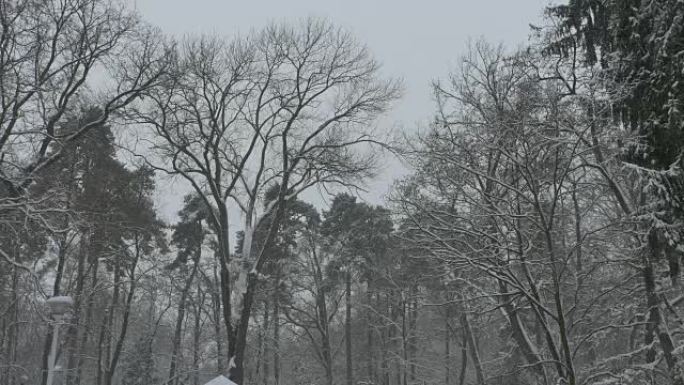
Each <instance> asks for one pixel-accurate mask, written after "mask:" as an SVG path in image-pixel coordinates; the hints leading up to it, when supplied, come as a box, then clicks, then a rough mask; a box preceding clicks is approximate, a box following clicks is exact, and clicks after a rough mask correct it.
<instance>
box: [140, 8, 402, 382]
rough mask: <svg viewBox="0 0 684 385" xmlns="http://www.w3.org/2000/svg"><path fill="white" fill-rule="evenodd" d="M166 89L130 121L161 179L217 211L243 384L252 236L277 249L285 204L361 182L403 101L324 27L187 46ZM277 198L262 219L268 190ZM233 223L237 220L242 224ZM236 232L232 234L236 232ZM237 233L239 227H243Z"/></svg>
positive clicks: (368, 62)
mask: <svg viewBox="0 0 684 385" xmlns="http://www.w3.org/2000/svg"><path fill="white" fill-rule="evenodd" d="M177 57H178V60H177V61H176V64H175V67H174V70H173V71H172V73H171V75H170V76H168V77H166V78H165V83H164V87H162V88H159V89H157V90H155V91H154V92H150V93H147V94H146V96H148V97H149V99H147V103H146V104H145V105H143V106H141V107H140V108H138V109H136V111H135V112H134V113H132V115H133V117H134V119H135V120H136V121H137V122H141V123H145V124H147V125H149V126H151V127H153V128H154V129H155V132H156V134H157V135H158V141H157V145H156V147H155V148H156V150H157V151H158V153H159V154H161V155H162V156H163V157H164V159H165V160H166V161H167V165H165V166H160V167H159V168H161V169H164V170H166V171H168V172H169V173H171V174H176V175H180V176H182V177H183V178H184V179H185V180H186V181H188V182H189V183H190V184H191V185H192V186H193V188H194V189H195V190H196V191H197V192H198V193H199V194H201V196H202V197H203V199H204V200H205V202H206V204H207V205H208V206H209V207H211V213H210V218H209V223H210V224H211V225H212V226H213V229H214V231H215V234H216V236H217V239H218V244H219V250H220V252H219V255H218V258H219V260H220V266H221V274H220V276H221V286H222V290H221V291H222V302H223V315H224V322H225V326H226V329H227V331H228V335H229V342H230V343H229V355H230V356H231V357H233V358H234V363H235V365H236V366H237V368H236V370H235V371H234V372H233V377H234V378H235V379H236V380H238V382H241V380H242V376H243V375H242V365H243V358H244V351H245V347H246V346H245V343H246V336H247V328H248V326H249V319H250V315H251V308H252V302H253V299H254V291H255V289H256V284H257V277H258V275H259V272H260V270H261V269H262V267H263V266H264V263H265V262H266V258H267V257H266V254H265V253H264V252H263V250H264V248H263V247H262V248H261V250H252V238H253V232H254V229H255V227H256V226H257V225H258V224H259V223H260V222H261V221H262V220H263V218H265V217H266V216H269V217H270V218H272V219H271V223H270V225H269V227H268V228H269V231H268V233H267V234H268V235H267V237H266V242H265V245H264V247H265V246H266V245H267V244H269V243H270V242H271V240H272V239H273V237H274V236H275V233H276V230H277V228H278V226H279V222H280V220H281V217H282V213H283V210H284V208H285V204H286V202H287V200H288V199H289V198H291V197H293V196H296V195H297V194H299V193H301V192H302V191H304V190H306V189H307V188H309V187H311V186H314V185H329V184H345V185H346V184H348V183H357V182H358V181H360V180H361V179H362V178H363V177H365V176H367V175H369V173H370V172H371V171H372V161H373V157H372V156H370V155H365V156H364V155H363V154H362V152H359V151H355V150H354V149H355V148H357V147H358V145H360V144H363V143H371V142H373V138H372V135H371V134H372V130H371V124H372V122H373V121H374V119H375V118H376V117H377V116H378V115H380V114H381V113H382V112H384V111H385V110H386V109H387V108H388V106H389V103H390V102H391V101H392V100H394V99H395V98H396V97H397V96H398V94H399V86H398V84H397V83H396V82H395V81H385V80H379V78H378V69H379V67H378V65H377V64H376V63H375V62H374V61H373V60H372V58H371V57H370V54H369V53H368V51H367V50H366V48H365V47H363V46H362V45H360V44H359V43H357V42H356V41H355V40H354V39H353V38H352V37H351V36H350V35H349V34H348V33H347V32H345V31H342V30H340V29H337V28H335V27H333V26H332V25H330V24H328V23H327V22H323V21H318V20H307V21H306V22H304V23H301V24H299V25H294V26H293V25H273V26H270V27H268V28H266V29H265V30H263V31H262V32H260V33H258V34H254V35H252V36H250V37H248V38H244V39H238V40H236V41H234V42H232V43H225V42H223V41H221V40H218V39H213V38H207V37H205V38H200V39H197V40H189V41H186V42H184V43H183V44H182V45H181V47H180V49H179V51H178V53H177ZM274 185H277V186H278V189H277V196H276V197H275V199H271V200H269V204H268V205H266V207H264V208H263V210H262V211H261V212H259V210H258V208H259V202H262V201H263V198H264V191H265V189H266V188H267V187H269V186H274ZM235 206H237V207H238V208H239V210H240V211H241V212H242V218H243V222H244V223H243V225H242V226H241V227H242V228H241V229H242V230H243V231H244V237H245V242H244V243H243V249H242V250H241V253H240V254H241V258H236V257H234V256H233V255H232V253H231V249H230V232H231V229H234V228H236V227H231V220H230V215H229V212H230V207H235ZM234 221H237V220H234ZM233 226H235V225H233ZM237 228H240V227H237Z"/></svg>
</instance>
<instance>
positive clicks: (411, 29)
mask: <svg viewBox="0 0 684 385" xmlns="http://www.w3.org/2000/svg"><path fill="white" fill-rule="evenodd" d="M133 1H134V2H135V6H136V7H137V9H138V11H139V12H140V13H141V14H142V15H143V17H144V18H145V19H146V20H147V21H149V22H151V23H152V24H154V25H156V26H158V27H161V29H162V30H163V31H165V32H167V33H171V34H173V35H176V36H179V37H180V36H183V35H186V34H193V33H209V34H218V35H222V36H226V37H232V36H235V35H236V34H238V33H239V34H246V33H248V32H250V30H254V29H260V28H261V27H263V26H264V25H266V24H268V23H269V22H272V21H288V20H290V21H297V20H298V19H301V18H305V17H308V16H316V17H325V18H327V19H329V20H331V21H332V22H333V23H335V24H336V25H339V26H341V27H344V28H346V29H349V30H350V31H351V32H352V33H353V34H354V35H355V36H356V37H357V38H358V39H359V40H360V41H361V42H363V43H365V44H367V45H368V47H369V48H370V50H371V51H372V52H373V54H374V56H375V58H376V59H377V60H378V61H379V62H380V63H381V64H382V66H383V73H384V74H385V75H386V76H392V77H399V78H402V79H403V81H404V85H405V95H404V97H403V98H402V100H401V101H399V102H398V103H397V104H396V105H395V107H394V109H393V110H392V111H391V113H390V114H389V116H388V117H387V119H386V121H387V122H388V124H393V125H394V126H396V127H400V128H402V129H405V130H414V129H415V128H416V127H417V126H419V125H422V124H425V122H427V121H428V120H429V118H430V117H431V116H432V114H433V112H434V104H433V101H432V96H431V92H430V82H431V81H432V80H434V79H437V78H440V77H444V76H446V75H447V74H448V72H449V71H450V70H451V69H453V68H454V67H455V66H456V64H457V63H458V59H459V57H460V56H461V55H462V54H463V53H464V51H465V48H466V46H467V43H468V40H469V39H478V38H480V37H483V38H485V39H486V40H487V41H489V42H492V43H504V44H505V45H506V46H508V47H511V48H515V47H517V46H521V45H523V44H524V43H526V42H527V41H528V35H529V24H530V23H532V24H539V23H540V20H541V16H542V13H543V9H544V7H545V6H546V5H547V4H548V2H549V1H548V0H252V1H249V0H248V1H230V0H133ZM390 167H396V162H388V168H390ZM395 175H397V172H396V171H394V170H390V169H387V170H384V172H383V175H382V176H381V177H380V178H378V180H376V181H374V182H373V183H371V184H370V190H371V191H370V193H369V194H367V196H366V197H365V198H366V199H367V200H369V201H371V202H373V203H381V200H382V197H383V196H384V195H385V194H386V193H387V190H388V187H389V185H390V183H391V179H393V178H394V176H395ZM181 198H182V197H175V198H171V199H170V201H169V200H168V199H165V200H166V202H162V203H161V207H160V209H161V210H162V212H164V214H166V215H165V216H168V215H169V214H170V213H172V212H174V211H175V210H177V209H178V208H177V206H178V203H179V202H180V199H181ZM174 201H175V202H174ZM167 219H170V218H167Z"/></svg>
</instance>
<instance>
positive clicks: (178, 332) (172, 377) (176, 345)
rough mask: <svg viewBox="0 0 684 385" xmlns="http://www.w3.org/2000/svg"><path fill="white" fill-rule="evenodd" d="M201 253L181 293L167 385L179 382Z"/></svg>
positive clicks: (199, 250) (200, 249)
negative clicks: (190, 297) (190, 299)
mask: <svg viewBox="0 0 684 385" xmlns="http://www.w3.org/2000/svg"><path fill="white" fill-rule="evenodd" d="M201 252H202V248H201V247H199V248H198V250H197V251H196V253H197V255H196V256H195V261H194V262H195V263H194V265H193V267H192V272H191V273H190V276H189V277H188V278H187V279H186V280H185V285H184V286H183V290H182V291H181V297H180V301H179V304H178V314H177V317H176V328H175V330H174V333H173V351H172V353H171V365H170V367H169V379H168V381H167V384H175V383H177V382H178V381H177V379H176V367H177V365H178V352H179V350H180V344H181V337H182V334H183V320H184V319H185V308H186V302H187V298H188V293H189V292H190V288H191V287H192V283H193V281H194V280H195V275H196V274H197V268H198V265H199V259H200V253H201ZM107 385H109V384H107Z"/></svg>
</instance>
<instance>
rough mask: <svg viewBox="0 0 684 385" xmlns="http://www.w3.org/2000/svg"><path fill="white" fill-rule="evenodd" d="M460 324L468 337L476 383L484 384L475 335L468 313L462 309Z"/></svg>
mask: <svg viewBox="0 0 684 385" xmlns="http://www.w3.org/2000/svg"><path fill="white" fill-rule="evenodd" d="M461 325H462V326H463V332H464V333H465V335H466V338H467V339H468V348H469V349H468V350H469V352H470V358H472V359H473V365H474V367H475V376H476V378H477V384H478V385H485V377H484V371H483V370H482V363H481V361H480V353H479V351H478V348H477V343H476V341H475V335H474V334H473V330H472V328H471V327H470V321H469V320H468V313H467V312H466V311H465V309H464V311H463V314H462V316H461Z"/></svg>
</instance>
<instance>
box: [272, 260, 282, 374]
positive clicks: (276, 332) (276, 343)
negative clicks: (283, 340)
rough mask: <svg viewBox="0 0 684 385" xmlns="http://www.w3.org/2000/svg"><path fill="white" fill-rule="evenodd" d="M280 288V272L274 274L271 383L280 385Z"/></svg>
mask: <svg viewBox="0 0 684 385" xmlns="http://www.w3.org/2000/svg"><path fill="white" fill-rule="evenodd" d="M279 287H280V271H278V272H277V273H276V281H275V288H276V289H275V295H274V296H273V381H274V385H280V301H279V300H278V288H279Z"/></svg>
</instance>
